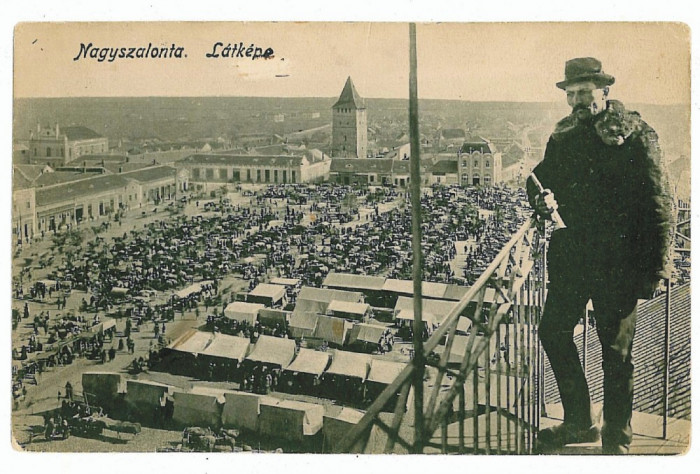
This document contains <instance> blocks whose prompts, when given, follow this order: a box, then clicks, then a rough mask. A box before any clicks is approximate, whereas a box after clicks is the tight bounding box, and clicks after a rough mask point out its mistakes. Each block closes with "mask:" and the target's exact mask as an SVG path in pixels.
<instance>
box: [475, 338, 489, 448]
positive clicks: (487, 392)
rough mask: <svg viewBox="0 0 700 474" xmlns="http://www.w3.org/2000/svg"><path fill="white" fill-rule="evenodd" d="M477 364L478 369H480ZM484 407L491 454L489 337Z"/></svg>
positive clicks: (487, 444)
mask: <svg viewBox="0 0 700 474" xmlns="http://www.w3.org/2000/svg"><path fill="white" fill-rule="evenodd" d="M478 368H479V367H478V364H477V370H478ZM484 390H485V398H484V409H485V414H486V416H485V417H484V420H485V421H486V425H485V426H484V428H485V436H486V454H491V338H490V337H489V343H488V344H486V351H484Z"/></svg>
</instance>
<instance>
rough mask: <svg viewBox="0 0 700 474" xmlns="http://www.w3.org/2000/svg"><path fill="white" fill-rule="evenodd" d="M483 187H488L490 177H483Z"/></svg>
mask: <svg viewBox="0 0 700 474" xmlns="http://www.w3.org/2000/svg"><path fill="white" fill-rule="evenodd" d="M484 185H485V186H490V185H491V176H489V175H485V176H484Z"/></svg>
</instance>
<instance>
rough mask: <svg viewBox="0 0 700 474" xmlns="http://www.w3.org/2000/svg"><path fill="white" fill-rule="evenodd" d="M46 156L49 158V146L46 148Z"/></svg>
mask: <svg viewBox="0 0 700 474" xmlns="http://www.w3.org/2000/svg"><path fill="white" fill-rule="evenodd" d="M46 156H47V157H48V156H51V147H49V146H47V147H46Z"/></svg>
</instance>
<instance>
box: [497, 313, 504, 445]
mask: <svg viewBox="0 0 700 474" xmlns="http://www.w3.org/2000/svg"><path fill="white" fill-rule="evenodd" d="M496 344H497V347H496V350H497V351H498V352H497V354H498V360H497V362H496V375H497V377H496V414H497V416H496V454H501V436H503V426H502V423H501V415H500V414H499V413H498V411H499V410H500V409H501V403H502V402H503V400H502V397H501V389H502V384H501V375H502V373H503V366H502V365H501V325H500V324H499V325H498V326H496Z"/></svg>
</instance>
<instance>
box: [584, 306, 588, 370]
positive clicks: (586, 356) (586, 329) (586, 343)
mask: <svg viewBox="0 0 700 474" xmlns="http://www.w3.org/2000/svg"><path fill="white" fill-rule="evenodd" d="M587 360H588V308H586V309H584V310H583V375H584V376H586V377H587V376H588V364H587Z"/></svg>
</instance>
